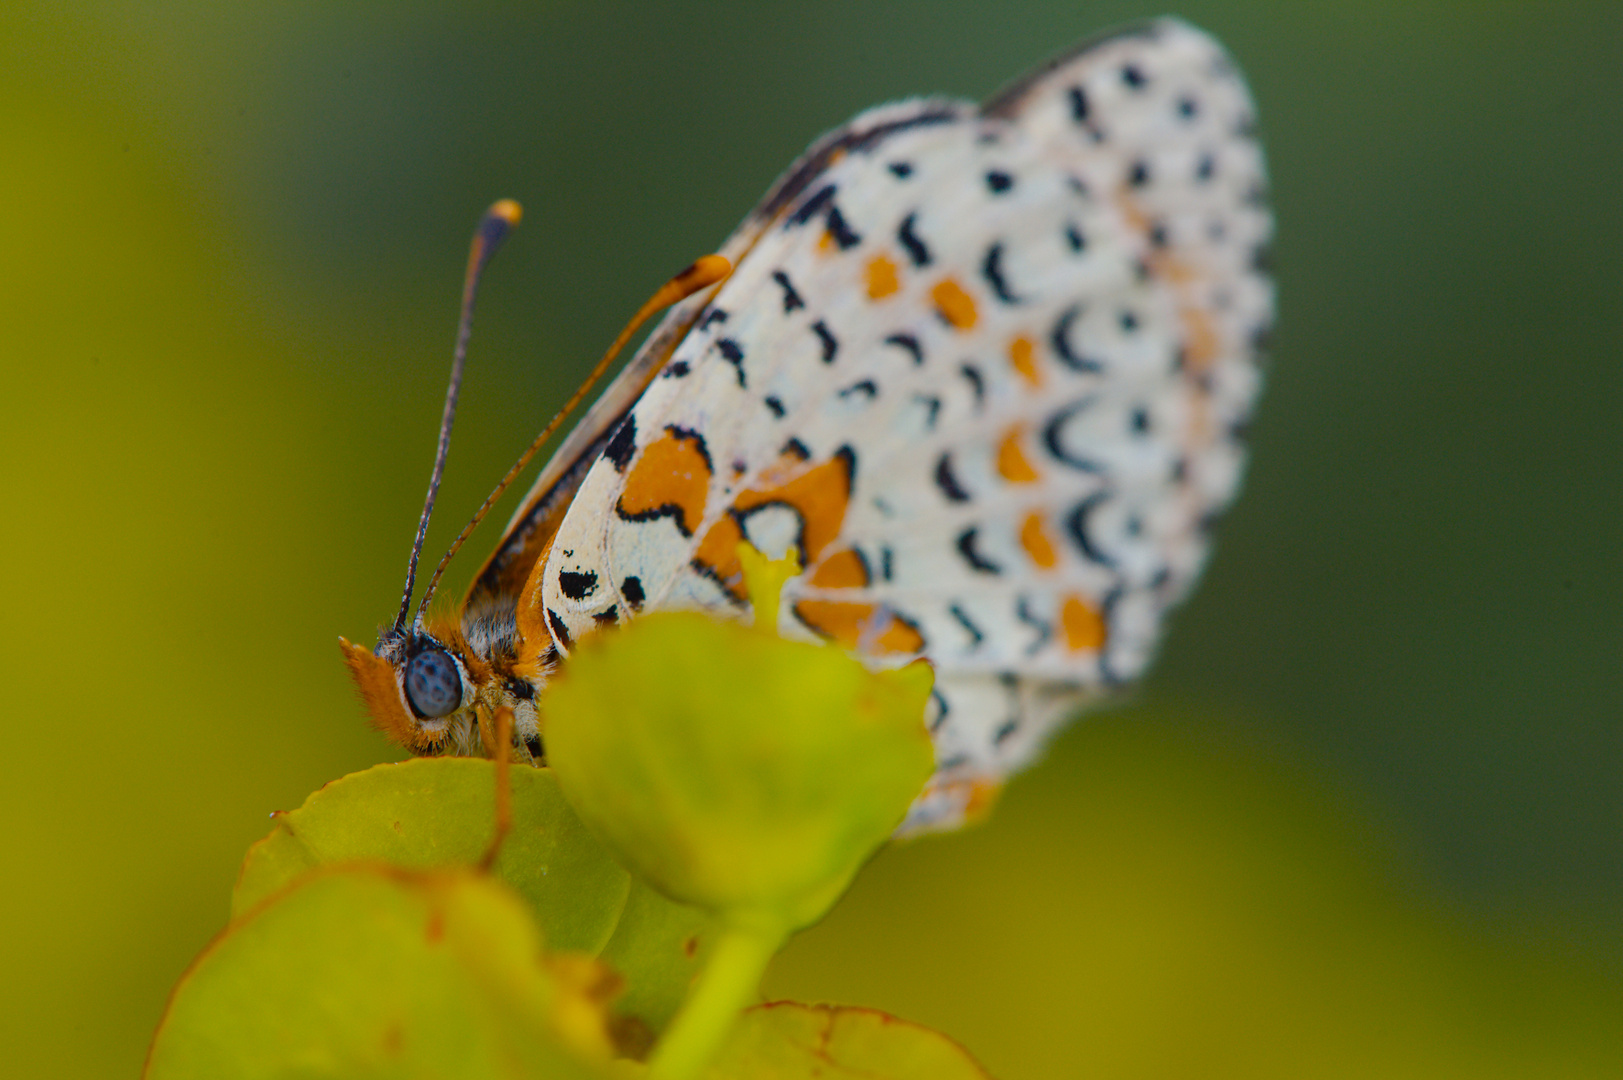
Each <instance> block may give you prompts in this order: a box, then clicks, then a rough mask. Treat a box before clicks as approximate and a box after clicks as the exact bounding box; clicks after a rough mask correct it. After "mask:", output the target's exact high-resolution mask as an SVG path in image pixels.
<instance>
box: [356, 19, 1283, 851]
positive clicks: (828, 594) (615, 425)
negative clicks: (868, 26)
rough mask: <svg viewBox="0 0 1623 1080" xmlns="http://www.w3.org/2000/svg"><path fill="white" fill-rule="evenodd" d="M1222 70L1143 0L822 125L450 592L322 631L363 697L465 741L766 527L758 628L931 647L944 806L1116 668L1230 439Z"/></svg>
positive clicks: (448, 742)
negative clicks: (1098, 31)
mask: <svg viewBox="0 0 1623 1080" xmlns="http://www.w3.org/2000/svg"><path fill="white" fill-rule="evenodd" d="M1265 192H1266V179H1265V175H1264V165H1263V158H1262V152H1261V150H1260V148H1259V146H1258V144H1257V141H1256V139H1255V136H1254V113H1253V109H1252V104H1251V100H1250V97H1249V94H1248V92H1247V90H1246V86H1245V84H1244V82H1243V80H1242V78H1241V76H1240V74H1239V72H1238V71H1237V70H1236V68H1235V66H1234V65H1233V63H1232V62H1231V61H1230V59H1229V57H1228V56H1227V55H1226V53H1225V52H1224V51H1223V49H1222V48H1221V47H1220V46H1219V45H1218V44H1217V43H1216V42H1214V41H1213V40H1212V39H1211V38H1210V37H1208V36H1207V35H1205V34H1203V33H1202V32H1200V31H1199V30H1196V29H1194V28H1192V27H1190V26H1188V25H1186V24H1184V23H1181V22H1178V21H1175V20H1160V21H1155V22H1151V23H1147V24H1143V25H1139V26H1135V27H1132V28H1129V29H1125V30H1121V31H1117V32H1114V33H1111V34H1108V35H1106V36H1103V37H1101V38H1098V39H1095V40H1093V41H1090V42H1088V43H1086V44H1084V45H1082V46H1080V47H1079V48H1077V49H1075V50H1073V51H1072V52H1070V53H1068V54H1066V55H1064V56H1061V57H1059V58H1058V59H1056V60H1055V61H1053V62H1051V63H1049V64H1048V65H1046V66H1045V67H1043V68H1042V69H1040V70H1038V71H1036V72H1034V73H1032V74H1031V75H1029V76H1027V77H1025V78H1023V79H1021V80H1019V81H1018V82H1016V83H1015V84H1013V85H1012V86H1010V87H1009V88H1008V89H1006V90H1004V91H1003V92H1002V93H1000V94H998V95H997V96H996V97H994V98H993V99H992V100H990V101H989V102H987V103H985V104H984V105H980V106H976V105H973V104H967V103H964V102H961V101H955V100H948V99H940V98H924V99H917V100H911V101H904V102H900V103H897V104H892V105H883V106H880V107H878V108H875V109H871V110H869V111H867V112H864V113H862V114H861V115H859V116H858V117H856V118H855V119H854V120H852V121H851V122H850V123H849V124H847V125H845V126H844V127H841V128H839V129H837V130H835V131H833V132H830V133H829V134H827V135H825V136H823V137H822V138H821V139H819V140H818V141H817V142H816V143H814V144H813V145H812V147H811V148H810V149H809V150H808V151H807V152H806V154H805V155H804V156H803V157H802V158H801V159H800V160H799V161H797V162H795V164H794V165H792V166H791V167H790V169H789V170H788V172H787V173H785V174H784V176H783V177H782V178H781V179H780V180H779V181H778V182H777V184H776V185H775V186H774V187H773V188H772V190H771V191H770V192H769V193H768V194H767V196H766V198H765V199H763V200H762V202H761V203H760V205H759V206H757V207H756V208H755V210H754V211H753V212H751V213H750V215H749V216H748V217H747V218H746V219H745V220H744V223H743V224H742V225H741V226H740V227H739V229H738V230H737V231H736V232H735V233H734V234H733V236H732V237H731V238H730V239H729V240H728V241H727V242H726V243H725V245H723V247H722V248H721V249H720V252H721V254H722V255H723V256H725V257H726V258H727V259H729V260H730V261H731V262H732V263H733V265H734V267H735V269H734V271H733V273H732V275H731V276H730V277H729V278H728V279H727V280H726V281H725V282H724V283H723V284H721V285H720V286H719V287H718V288H715V289H711V290H707V291H704V292H701V293H697V294H695V295H693V296H691V297H690V298H688V299H686V300H684V301H682V302H680V303H679V304H677V305H676V306H674V307H673V308H672V309H671V310H670V311H669V312H668V313H667V315H666V316H665V318H664V321H663V322H662V323H660V324H659V326H658V327H657V328H656V329H655V330H654V332H653V333H652V334H651V335H650V336H649V338H648V340H647V341H646V343H645V344H644V345H643V346H642V348H641V350H640V351H639V352H638V353H637V355H636V356H635V358H634V359H633V360H632V361H631V362H630V363H629V364H628V365H627V367H626V369H625V371H624V372H623V373H622V374H621V375H620V376H619V378H618V379H617V380H616V381H615V382H614V383H613V384H612V385H611V386H610V388H609V389H608V390H607V391H606V392H605V393H604V394H603V396H602V398H601V399H600V400H599V401H598V402H597V403H596V404H595V405H594V406H593V407H592V409H591V410H590V411H589V412H588V413H587V414H586V415H585V417H584V418H583V419H582V420H581V421H580V422H579V423H578V424H577V426H576V427H575V429H574V430H573V431H572V433H571V434H570V435H569V436H568V438H567V439H566V440H565V441H564V443H563V444H562V446H561V447H560V449H559V450H558V451H557V452H556V454H555V455H554V456H553V458H552V459H551V461H550V463H549V464H548V465H547V466H546V468H545V469H544V471H543V472H542V474H541V476H540V478H539V479H538V480H537V482H536V484H535V486H534V487H533V488H532V489H531V491H530V493H529V495H528V496H527V497H526V499H525V500H524V503H523V505H522V506H521V507H520V508H519V509H518V511H517V513H516V514H515V515H514V517H513V519H512V521H511V522H510V523H509V525H508V527H507V530H506V533H505V534H504V536H503V538H502V540H501V542H500V544H499V545H498V547H497V549H496V551H495V553H494V554H493V555H492V556H491V558H490V560H489V561H488V562H487V563H486V564H485V566H484V568H483V569H482V570H481V572H480V573H479V575H478V577H477V578H476V580H475V583H474V585H473V587H472V589H471V591H470V593H469V595H468V597H467V599H466V601H465V603H464V606H463V609H462V611H461V613H460V615H459V616H457V617H452V618H446V619H441V620H437V621H436V620H430V621H429V623H427V624H426V625H425V624H424V623H423V622H422V621H421V620H419V621H418V622H417V624H415V625H413V626H411V627H409V628H408V627H404V626H401V627H397V629H396V630H394V631H386V632H385V634H384V640H383V642H382V644H380V645H379V647H378V650H377V652H376V653H372V652H369V651H367V650H364V649H359V648H356V647H354V646H349V645H347V643H346V657H347V659H348V660H349V663H350V666H351V668H352V670H353V671H354V673H355V675H356V677H357V679H358V680H359V682H360V683H361V685H362V689H363V692H364V693H365V695H366V697H367V700H368V703H369V705H370V706H371V708H372V711H373V714H374V717H375V718H376V719H377V721H378V723H379V724H380V726H381V727H383V728H384V729H385V730H386V731H388V732H390V733H391V734H393V735H394V736H395V737H396V738H398V739H399V740H400V741H401V742H403V743H404V744H405V745H407V746H408V747H410V748H411V749H413V750H414V751H417V752H420V753H452V754H478V753H482V752H483V750H482V744H481V735H480V732H479V725H478V722H477V718H476V714H477V712H478V711H479V710H480V709H485V710H490V709H494V708H497V707H501V706H506V707H508V708H510V709H511V710H512V713H513V720H514V746H515V752H516V753H517V754H518V755H519V756H520V757H525V756H528V757H529V758H531V759H533V760H535V761H537V762H539V761H540V760H541V759H542V755H543V747H542V741H541V738H540V731H539V729H538V726H537V713H536V707H535V699H536V696H537V694H538V693H542V692H544V684H545V682H546V679H547V677H548V674H549V673H550V672H551V671H552V670H553V668H554V666H555V665H556V664H557V662H558V661H559V660H560V659H561V658H563V657H567V656H568V655H569V652H570V650H571V649H572V648H573V647H574V645H575V643H576V642H578V641H579V640H581V639H582V638H583V637H585V636H586V635H588V634H591V633H592V632H594V631H595V630H597V629H599V628H601V627H603V626H605V625H609V624H614V623H618V622H621V621H623V620H626V619H628V618H632V617H635V616H636V615H637V614H638V613H639V612H646V611H650V610H655V609H680V608H686V609H700V610H705V611H711V612H716V613H720V614H724V615H738V614H741V613H742V612H743V611H744V610H745V608H746V594H745V590H744V584H743V580H742V574H741V570H740V567H739V560H738V555H737V549H738V545H739V542H740V541H744V540H747V541H748V542H750V543H751V544H753V545H754V546H755V547H757V548H759V549H760V550H761V551H762V552H764V553H766V554H767V555H769V556H773V557H778V556H781V555H782V554H784V553H785V552H786V551H787V550H789V549H794V551H795V552H796V553H797V554H798V556H799V558H800V560H801V565H802V566H804V567H805V572H804V573H803V574H802V575H801V576H800V577H798V578H795V579H793V580H792V581H790V583H789V584H788V586H787V587H786V588H785V590H784V594H783V597H782V606H781V610H780V618H779V628H780V631H781V632H782V633H783V634H784V635H786V636H791V637H801V638H807V639H813V640H830V641H834V642H837V643H838V644H840V645H842V646H844V647H845V648H847V649H850V650H853V651H855V652H856V653H858V654H860V655H861V656H863V657H864V658H866V659H867V660H869V661H870V662H871V663H873V664H876V665H892V664H901V663H905V662H908V661H910V660H913V659H915V658H917V657H920V656H923V657H926V658H928V659H929V660H930V661H931V662H932V663H933V664H934V665H935V668H936V673H937V680H936V689H935V692H934V694H933V698H932V702H931V706H930V710H929V714H928V716H927V721H928V723H929V726H930V730H931V732H932V733H933V736H934V739H935V745H936V753H937V761H938V769H937V772H936V775H935V777H934V779H933V780H932V781H931V783H930V785H929V787H928V789H927V790H926V791H925V793H924V794H923V795H922V796H921V797H920V799H919V800H918V802H917V803H916V804H915V806H914V808H913V811H912V813H911V815H910V816H909V819H908V822H907V824H906V825H905V826H904V830H916V829H924V828H942V827H950V826H952V825H954V824H956V823H958V822H959V821H961V820H962V819H963V818H964V817H965V816H966V814H970V813H972V812H973V811H974V810H975V809H976V808H977V807H978V806H980V805H983V804H984V803H985V801H986V799H987V796H988V795H989V793H990V792H992V791H994V790H995V789H996V786H997V785H998V784H999V783H1000V782H1001V780H1002V779H1003V778H1004V777H1005V776H1007V775H1008V774H1009V773H1010V772H1012V771H1013V770H1015V769H1018V768H1020V767H1021V766H1023V765H1024V764H1026V763H1027V762H1029V761H1030V760H1031V759H1032V758H1033V756H1034V755H1035V754H1036V753H1037V752H1038V751H1039V749H1040V748H1041V746H1042V744H1043V742H1044V741H1045V739H1046V738H1047V737H1048V736H1049V735H1050V734H1051V733H1052V732H1053V731H1054V730H1055V729H1056V727H1057V726H1058V725H1059V724H1060V723H1062V722H1063V721H1064V720H1065V719H1066V718H1067V717H1069V716H1071V715H1073V714H1075V713H1076V712H1077V711H1078V710H1079V708H1080V707H1082V706H1084V705H1086V704H1087V703H1088V702H1090V701H1092V700H1094V699H1096V698H1098V697H1100V696H1101V695H1103V694H1105V693H1106V692H1108V691H1109V690H1110V689H1111V688H1113V687H1117V686H1120V685H1121V684H1123V683H1126V682H1128V681H1130V680H1132V679H1134V678H1136V677H1137V676H1138V675H1139V674H1140V673H1141V672H1142V671H1143V670H1144V668H1145V665H1146V664H1147V663H1148V662H1149V660H1150V658H1151V655H1152V653H1153V652H1154V649H1155V646H1156V642H1157V639H1158V638H1159V636H1160V633H1161V629H1162V623H1163V621H1164V619H1165V617H1166V615H1167V613H1168V611H1169V610H1170V609H1171V608H1172V607H1173V606H1174V605H1175V604H1177V603H1178V602H1179V601H1180V600H1181V599H1182V598H1183V597H1184V596H1185V595H1186V594H1187V593H1188V592H1189V590H1190V588H1191V587H1192V586H1193V584H1194V582H1195V579H1196V577H1197V576H1198V574H1199V572H1200V569H1201V564H1202V562H1203V561H1204V559H1205V557H1206V553H1207V547H1208V537H1209V534H1210V531H1211V528H1212V525H1213V522H1214V521H1215V519H1216V518H1217V516H1218V514H1219V513H1220V512H1221V511H1222V510H1223V508H1224V507H1225V506H1226V505H1227V504H1228V503H1229V501H1230V500H1231V499H1232V498H1233V496H1234V494H1235V491H1236V488H1237V485H1238V484H1239V480H1240V474H1241V470H1242V466H1243V462H1244V450H1243V447H1242V445H1241V441H1240V432H1241V429H1242V428H1243V426H1244V424H1245V422H1246V420H1247V417H1248V416H1249V414H1250V412H1251V408H1252V403H1253V400H1254V399H1255V397H1256V394H1257V390H1258V385H1259V373H1258V350H1259V347H1260V343H1261V341H1262V338H1263V336H1264V335H1265V334H1266V332H1267V329H1268V327H1269V324H1270V321H1271V318H1272V307H1273V291H1272V286H1271V283H1270V281H1269V279H1268V277H1267V275H1266V273H1265V272H1264V269H1263V265H1262V260H1261V258H1260V256H1261V254H1262V253H1263V252H1264V251H1265V249H1266V244H1267V242H1268V239H1269V234H1270V231H1271V227H1272V223H1271V218H1270V215H1269V211H1268V207H1267V205H1266V200H1265Z"/></svg>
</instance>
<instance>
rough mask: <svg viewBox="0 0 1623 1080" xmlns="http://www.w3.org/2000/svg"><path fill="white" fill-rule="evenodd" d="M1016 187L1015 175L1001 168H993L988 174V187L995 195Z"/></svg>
mask: <svg viewBox="0 0 1623 1080" xmlns="http://www.w3.org/2000/svg"><path fill="white" fill-rule="evenodd" d="M1013 187H1014V177H1012V176H1010V175H1009V174H1008V173H1006V172H1004V171H1002V170H1001V169H992V170H991V171H989V172H988V173H987V174H986V189H987V190H988V191H990V192H991V193H992V194H993V195H1003V194H1005V193H1007V192H1008V191H1010V190H1011V189H1012V188H1013Z"/></svg>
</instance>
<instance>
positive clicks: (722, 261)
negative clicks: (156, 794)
mask: <svg viewBox="0 0 1623 1080" xmlns="http://www.w3.org/2000/svg"><path fill="white" fill-rule="evenodd" d="M732 272H733V264H732V263H730V262H728V261H727V260H726V258H724V257H723V256H721V255H703V256H700V257H699V258H697V259H695V260H694V261H693V263H692V264H691V265H690V266H688V268H687V269H686V270H683V271H682V272H681V273H680V274H678V275H676V280H677V281H679V282H681V283H682V284H683V285H684V286H687V287H688V288H690V289H694V290H697V289H702V288H704V287H705V286H706V285H713V284H715V283H716V282H718V281H720V280H721V279H722V278H724V277H726V276H727V275H728V274H730V273H732Z"/></svg>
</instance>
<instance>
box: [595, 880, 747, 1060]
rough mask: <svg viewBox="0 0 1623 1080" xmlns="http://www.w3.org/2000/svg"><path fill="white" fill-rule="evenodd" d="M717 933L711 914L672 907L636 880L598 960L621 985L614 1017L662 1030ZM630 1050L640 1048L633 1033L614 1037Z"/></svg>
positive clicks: (650, 1031) (682, 906)
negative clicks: (622, 990) (622, 979)
mask: <svg viewBox="0 0 1623 1080" xmlns="http://www.w3.org/2000/svg"><path fill="white" fill-rule="evenodd" d="M717 933H718V928H717V927H716V925H715V919H714V917H712V916H711V915H708V914H706V913H705V912H703V911H701V910H699V909H698V908H695V907H689V906H688V905H686V904H677V903H673V902H672V901H670V900H667V899H666V898H665V897H663V896H661V895H660V894H659V893H657V892H655V891H654V890H653V888H651V887H650V886H649V885H647V884H646V883H644V882H643V881H640V880H639V879H637V878H632V879H631V894H630V895H629V896H627V897H626V905H625V909H624V910H623V911H622V912H621V914H620V924H619V925H618V926H616V927H615V929H614V936H613V937H612V938H610V939H609V943H608V944H607V945H605V946H604V947H603V951H602V952H601V953H599V954H598V959H600V960H602V961H603V962H604V963H606V964H608V965H609V967H611V968H613V969H614V970H615V971H617V972H619V973H620V974H621V975H622V976H624V977H625V980H626V989H625V993H624V994H622V995H621V996H620V997H619V998H618V999H617V1000H616V1001H615V1003H614V1009H615V1012H617V1013H620V1014H622V1015H624V1016H628V1017H635V1018H637V1020H639V1021H641V1023H642V1024H643V1025H644V1026H645V1027H646V1028H647V1029H648V1040H647V1041H651V1040H652V1035H653V1034H657V1033H658V1032H661V1031H664V1030H665V1025H667V1024H669V1023H670V1021H671V1017H673V1016H675V1015H676V1010H677V1008H678V1007H680V1006H681V1004H682V1000H683V998H685V997H686V996H687V992H688V986H689V984H691V983H692V982H693V978H694V976H695V975H697V974H698V973H699V970H700V969H701V968H702V967H703V966H704V962H705V960H706V958H707V957H708V956H709V955H710V949H711V946H712V944H713V943H714V941H715V938H716V936H717ZM620 1034H621V1035H622V1037H623V1039H624V1041H625V1043H626V1045H627V1046H628V1047H630V1048H635V1049H641V1048H643V1047H644V1045H645V1043H644V1041H643V1040H642V1039H640V1038H639V1037H638V1033H637V1032H635V1031H622V1032H621V1033H620Z"/></svg>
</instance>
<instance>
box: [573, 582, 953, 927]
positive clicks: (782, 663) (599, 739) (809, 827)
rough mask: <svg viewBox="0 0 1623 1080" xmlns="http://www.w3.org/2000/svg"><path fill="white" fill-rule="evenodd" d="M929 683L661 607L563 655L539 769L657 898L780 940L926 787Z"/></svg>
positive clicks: (834, 892)
mask: <svg viewBox="0 0 1623 1080" xmlns="http://www.w3.org/2000/svg"><path fill="white" fill-rule="evenodd" d="M931 679H932V674H931V671H930V669H929V667H928V666H927V665H924V664H914V665H909V666H908V667H905V668H901V669H898V670H894V671H883V672H873V671H870V670H868V668H866V667H864V666H863V665H862V664H861V663H859V662H858V661H856V660H855V659H853V658H851V657H850V656H848V655H846V654H845V653H844V652H843V651H841V650H839V649H837V648H832V647H825V646H820V645H812V644H808V643H806V642H799V641H786V640H783V639H782V638H779V637H776V636H775V635H773V634H770V633H767V632H763V631H760V630H756V629H754V628H751V627H748V626H744V625H742V624H739V623H734V622H718V621H716V620H714V619H711V618H708V617H706V616H704V615H700V614H698V613H696V612H656V613H654V614H651V615H646V616H643V617H642V618H640V619H637V620H635V621H634V622H632V623H631V624H630V625H629V626H627V627H625V628H624V629H621V630H618V631H616V632H614V633H606V634H599V635H595V636H593V637H591V638H588V639H586V640H584V641H582V642H581V643H580V644H579V646H578V647H577V648H576V650H575V652H574V653H573V654H572V655H571V658H570V661H569V663H568V665H566V666H565V668H564V669H563V671H562V673H561V675H560V676H559V677H558V678H557V679H555V680H554V682H553V683H552V685H551V686H550V687H549V690H548V694H547V697H546V700H545V701H544V702H543V707H544V709H545V713H546V731H547V754H548V759H549V761H550V762H551V764H552V767H553V769H554V770H555V771H556V772H557V774H558V781H559V783H560V784H561V785H562V787H563V790H564V793H565V794H566V795H567V796H568V798H569V800H570V802H571V803H572V804H573V805H574V806H575V808H576V810H578V811H579V812H580V814H581V817H582V818H583V819H584V820H585V821H586V822H587V823H588V824H589V825H590V826H591V827H592V829H593V831H594V832H596V833H597V834H598V835H599V836H600V837H602V838H603V839H604V840H605V841H606V842H607V843H608V844H609V845H610V846H611V847H612V848H613V849H614V851H615V852H616V854H617V855H618V856H619V857H620V858H621V860H622V861H623V862H624V863H625V864H626V865H627V866H629V867H631V868H632V869H633V870H634V871H636V872H637V873H638V874H639V875H641V876H642V877H644V878H646V879H647V880H648V881H650V882H651V883H653V884H654V885H655V887H657V888H658V889H660V890H661V891H662V892H664V893H665V894H666V895H668V896H671V897H675V898H677V899H678V900H681V901H683V902H686V903H691V904H696V905H698V906H701V907H706V908H708V909H710V910H713V911H716V912H721V913H725V916H726V918H727V920H728V921H729V922H730V923H733V924H736V925H743V924H746V923H749V924H754V925H758V926H761V927H763V928H770V929H771V930H774V931H778V932H787V931H788V930H792V929H795V928H797V927H800V926H804V925H807V924H808V923H811V922H814V921H815V920H817V919H818V918H820V917H821V916H822V915H823V913H824V912H825V911H826V910H827V909H828V907H829V906H830V905H831V904H832V903H833V902H834V900H835V899H837V898H838V897H839V895H840V894H841V893H842V892H843V891H844V890H845V887H846V885H847V884H848V883H849V882H850V880H851V877H852V876H853V875H854V874H855V873H856V871H857V869H858V868H859V867H860V866H861V865H862V863H863V862H864V861H865V860H866V859H867V858H868V856H869V855H871V854H872V853H873V851H874V850H875V848H877V847H878V846H879V845H880V844H882V843H883V842H884V841H885V839H886V838H887V837H889V835H890V833H891V832H892V831H893V830H894V829H895V828H896V826H897V825H898V824H899V823H900V822H901V820H902V817H903V816H904V815H905V813H906V811H907V808H908V806H909V804H910V803H911V802H912V801H913V799H914V798H915V797H916V796H917V795H918V793H919V790H920V789H921V788H922V787H923V786H924V782H925V780H926V779H928V777H929V775H930V773H931V771H932V769H933V768H934V766H935V755H934V751H933V749H932V747H931V744H930V738H929V734H928V732H926V731H925V729H924V723H923V713H924V704H925V701H926V699H927V698H928V696H929V692H930V684H931Z"/></svg>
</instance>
